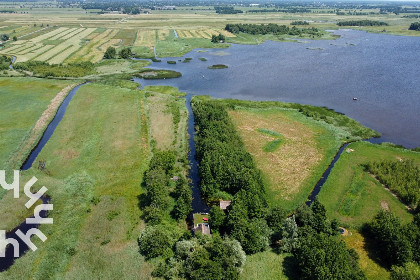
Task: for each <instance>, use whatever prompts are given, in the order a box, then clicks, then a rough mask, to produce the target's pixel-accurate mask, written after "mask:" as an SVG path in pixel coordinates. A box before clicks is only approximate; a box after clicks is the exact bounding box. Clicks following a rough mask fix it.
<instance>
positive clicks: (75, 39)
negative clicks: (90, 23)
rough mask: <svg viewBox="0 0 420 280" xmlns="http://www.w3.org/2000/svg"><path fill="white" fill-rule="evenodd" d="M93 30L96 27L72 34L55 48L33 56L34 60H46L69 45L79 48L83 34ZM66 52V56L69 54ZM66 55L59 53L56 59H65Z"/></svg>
mask: <svg viewBox="0 0 420 280" xmlns="http://www.w3.org/2000/svg"><path fill="white" fill-rule="evenodd" d="M94 30H96V28H88V29H83V31H82V32H80V33H78V34H76V35H74V36H72V37H71V38H70V39H68V40H66V41H64V42H63V43H61V44H59V45H57V46H56V47H55V48H53V49H51V50H49V51H48V52H46V53H44V54H42V55H40V56H39V57H37V58H35V60H38V61H47V60H49V59H51V58H52V57H53V56H55V55H57V54H58V53H60V52H62V51H64V50H66V49H67V48H69V47H70V46H73V45H75V46H77V49H79V48H80V39H82V38H84V37H85V36H88V35H89V34H90V33H92V32H93V31H94ZM77 31H79V30H77ZM65 37H66V36H65ZM63 38H64V37H63ZM74 51H76V50H74ZM74 51H73V52H74ZM73 52H72V53H73ZM66 54H67V56H68V55H70V53H67V52H66ZM67 56H66V57H64V55H60V58H59V59H58V60H62V61H64V59H66V58H67Z"/></svg>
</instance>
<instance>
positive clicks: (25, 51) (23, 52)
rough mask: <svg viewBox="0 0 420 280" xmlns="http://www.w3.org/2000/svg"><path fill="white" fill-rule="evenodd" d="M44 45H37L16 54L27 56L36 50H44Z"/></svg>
mask: <svg viewBox="0 0 420 280" xmlns="http://www.w3.org/2000/svg"><path fill="white" fill-rule="evenodd" d="M43 46H44V45H43V44H36V45H32V46H31V47H29V48H26V49H24V50H20V51H19V52H16V54H18V55H19V54H27V53H28V52H31V51H34V50H36V49H39V48H42V47H43Z"/></svg>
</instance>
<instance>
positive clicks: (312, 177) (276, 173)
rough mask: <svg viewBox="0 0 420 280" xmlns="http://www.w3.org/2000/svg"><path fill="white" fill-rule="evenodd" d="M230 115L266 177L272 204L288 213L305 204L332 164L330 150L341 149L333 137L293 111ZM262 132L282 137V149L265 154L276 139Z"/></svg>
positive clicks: (270, 110)
mask: <svg viewBox="0 0 420 280" xmlns="http://www.w3.org/2000/svg"><path fill="white" fill-rule="evenodd" d="M229 115H230V117H231V118H232V120H233V122H234V124H235V126H236V128H237V129H238V131H239V134H240V135H241V137H242V139H243V141H244V143H245V147H246V148H247V151H248V152H249V153H250V154H251V155H252V156H253V157H254V159H255V161H256V164H257V167H258V168H259V169H260V170H261V171H262V172H263V174H264V177H265V179H266V181H267V183H268V193H269V197H270V200H271V201H272V203H274V204H281V205H282V206H283V207H284V208H287V209H293V208H294V207H296V206H297V205H299V204H301V203H303V202H304V201H305V200H306V198H307V197H308V195H309V193H310V191H311V190H312V188H313V186H314V185H315V183H316V181H317V180H318V179H319V178H320V177H321V174H322V172H323V171H324V170H325V169H326V168H327V166H328V164H329V162H330V161H331V159H332V156H333V153H334V152H333V153H332V154H331V150H332V151H333V150H335V149H338V147H339V143H337V142H336V140H335V139H334V136H333V133H332V132H330V131H328V130H327V129H326V128H324V127H322V125H320V124H319V123H316V122H314V121H311V120H309V119H307V118H306V117H304V116H303V115H301V114H300V113H298V112H296V111H293V110H285V109H281V108H274V109H267V110H246V109H243V110H242V109H241V110H235V111H230V112H229ZM261 131H272V132H275V133H279V134H281V135H282V141H281V144H280V146H279V147H278V148H277V149H275V150H274V151H273V152H266V151H265V146H266V145H267V144H269V143H270V142H271V141H273V140H275V139H276V138H275V137H273V136H271V135H269V134H268V133H261ZM321 138H323V139H328V140H327V141H322V140H321Z"/></svg>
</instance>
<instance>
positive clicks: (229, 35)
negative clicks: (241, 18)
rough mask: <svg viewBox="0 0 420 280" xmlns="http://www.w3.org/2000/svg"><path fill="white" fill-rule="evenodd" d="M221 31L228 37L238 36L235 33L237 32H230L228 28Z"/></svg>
mask: <svg viewBox="0 0 420 280" xmlns="http://www.w3.org/2000/svg"><path fill="white" fill-rule="evenodd" d="M219 32H220V33H221V34H222V35H225V36H226V37H236V35H235V34H233V33H230V32H229V31H226V30H224V29H222V30H219Z"/></svg>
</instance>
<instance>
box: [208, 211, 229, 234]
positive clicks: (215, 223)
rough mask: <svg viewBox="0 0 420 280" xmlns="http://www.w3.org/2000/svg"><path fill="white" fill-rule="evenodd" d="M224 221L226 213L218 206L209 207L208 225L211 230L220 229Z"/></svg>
mask: <svg viewBox="0 0 420 280" xmlns="http://www.w3.org/2000/svg"><path fill="white" fill-rule="evenodd" d="M225 223H226V214H225V212H224V211H223V210H222V209H220V207H218V206H213V207H211V209H210V227H211V229H212V230H216V231H219V232H220V231H221V229H223V226H224V224H225Z"/></svg>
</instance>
